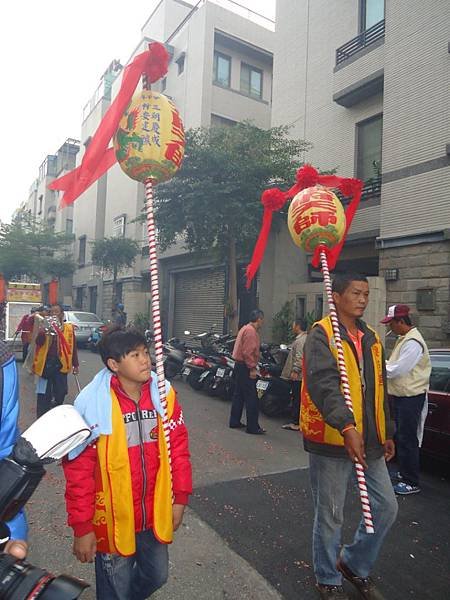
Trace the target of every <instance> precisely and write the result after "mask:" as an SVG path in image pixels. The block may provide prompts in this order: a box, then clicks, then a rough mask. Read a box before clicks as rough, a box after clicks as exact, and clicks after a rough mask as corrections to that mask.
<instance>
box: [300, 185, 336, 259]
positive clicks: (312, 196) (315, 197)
mask: <svg viewBox="0 0 450 600" xmlns="http://www.w3.org/2000/svg"><path fill="white" fill-rule="evenodd" d="M288 227H289V232H290V234H291V237H292V239H293V241H294V244H296V245H297V246H299V247H300V248H302V249H303V250H305V251H306V252H314V250H315V249H316V248H317V247H318V246H325V247H327V248H333V247H334V246H336V245H337V244H339V243H340V242H341V241H342V239H343V236H344V234H345V213H344V209H343V207H342V204H341V202H340V201H339V199H338V197H337V196H336V195H335V194H334V193H333V192H332V191H331V190H330V189H329V188H326V187H322V186H320V185H317V186H314V187H309V188H306V189H304V190H302V191H301V192H299V193H298V194H297V195H296V196H295V197H294V198H293V200H292V202H291V205H290V207H289V212H288Z"/></svg>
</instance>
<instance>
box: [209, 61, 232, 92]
mask: <svg viewBox="0 0 450 600" xmlns="http://www.w3.org/2000/svg"><path fill="white" fill-rule="evenodd" d="M213 80H214V83H218V84H219V85H223V86H224V87H230V85H231V57H230V56H227V55H226V54H221V53H220V52H214V74H213Z"/></svg>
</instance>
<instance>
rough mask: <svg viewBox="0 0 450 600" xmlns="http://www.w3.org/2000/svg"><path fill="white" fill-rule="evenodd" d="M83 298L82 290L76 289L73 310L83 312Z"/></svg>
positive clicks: (80, 288)
mask: <svg viewBox="0 0 450 600" xmlns="http://www.w3.org/2000/svg"><path fill="white" fill-rule="evenodd" d="M83 296H84V294H83V288H82V287H78V288H77V289H76V295H75V308H78V310H83Z"/></svg>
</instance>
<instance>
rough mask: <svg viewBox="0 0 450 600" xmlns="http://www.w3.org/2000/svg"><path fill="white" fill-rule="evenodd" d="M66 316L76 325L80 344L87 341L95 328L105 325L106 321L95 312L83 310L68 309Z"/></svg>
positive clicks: (76, 333) (66, 318) (67, 319)
mask: <svg viewBox="0 0 450 600" xmlns="http://www.w3.org/2000/svg"><path fill="white" fill-rule="evenodd" d="M64 318H65V320H66V321H67V322H68V323H72V324H73V325H74V326H75V335H76V338H77V344H79V345H84V344H86V343H87V341H88V339H89V336H90V335H91V333H92V330H93V329H95V328H97V327H101V325H104V322H103V321H102V320H101V319H100V317H98V316H97V315H96V314H95V313H91V312H83V311H81V310H66V311H65V312H64Z"/></svg>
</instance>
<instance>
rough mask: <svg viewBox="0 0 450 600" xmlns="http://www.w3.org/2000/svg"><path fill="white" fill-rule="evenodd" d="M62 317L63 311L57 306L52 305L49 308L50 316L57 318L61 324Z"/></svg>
mask: <svg viewBox="0 0 450 600" xmlns="http://www.w3.org/2000/svg"><path fill="white" fill-rule="evenodd" d="M63 315H64V313H63V311H62V310H61V308H60V307H59V306H58V305H57V304H54V305H53V306H52V307H50V316H52V317H57V318H58V319H59V320H60V322H61V323H62V321H63Z"/></svg>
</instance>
